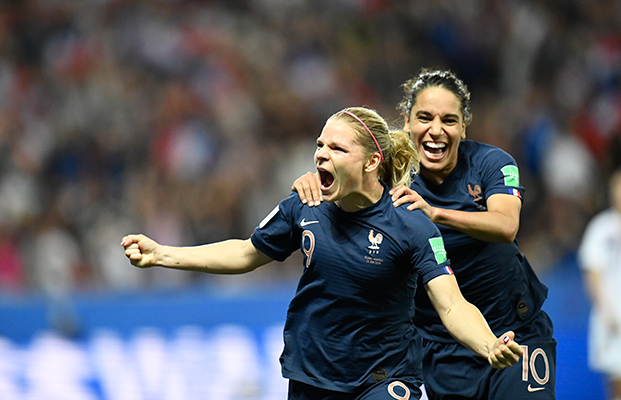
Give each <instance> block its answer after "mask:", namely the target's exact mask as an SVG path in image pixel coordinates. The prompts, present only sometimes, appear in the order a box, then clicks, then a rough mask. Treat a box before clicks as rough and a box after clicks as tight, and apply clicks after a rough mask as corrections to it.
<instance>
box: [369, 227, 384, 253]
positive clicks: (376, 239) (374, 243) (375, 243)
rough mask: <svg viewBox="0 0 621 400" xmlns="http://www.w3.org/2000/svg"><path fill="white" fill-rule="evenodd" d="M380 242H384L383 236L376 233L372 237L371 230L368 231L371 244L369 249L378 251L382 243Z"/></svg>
mask: <svg viewBox="0 0 621 400" xmlns="http://www.w3.org/2000/svg"><path fill="white" fill-rule="evenodd" d="M382 240H384V236H383V235H382V234H381V233H379V232H378V233H377V235H373V229H371V230H370V231H369V242H371V245H370V246H369V249H371V250H379V245H380V244H381V243H382Z"/></svg>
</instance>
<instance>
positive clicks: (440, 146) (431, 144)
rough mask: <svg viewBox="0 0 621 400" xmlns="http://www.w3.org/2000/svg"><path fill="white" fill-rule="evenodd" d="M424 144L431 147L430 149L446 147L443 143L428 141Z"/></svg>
mask: <svg viewBox="0 0 621 400" xmlns="http://www.w3.org/2000/svg"><path fill="white" fill-rule="evenodd" d="M425 146H427V147H429V148H432V149H443V148H445V147H446V144H445V143H434V142H428V143H425Z"/></svg>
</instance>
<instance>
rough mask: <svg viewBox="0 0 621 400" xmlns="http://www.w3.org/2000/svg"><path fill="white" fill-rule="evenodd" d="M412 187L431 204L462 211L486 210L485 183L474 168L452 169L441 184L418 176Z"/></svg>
mask: <svg viewBox="0 0 621 400" xmlns="http://www.w3.org/2000/svg"><path fill="white" fill-rule="evenodd" d="M412 189H414V190H415V191H416V192H418V194H420V195H421V196H422V197H423V198H424V199H425V200H426V201H427V202H428V203H429V204H431V205H432V206H436V207H442V208H449V209H453V210H462V211H485V210H487V203H486V198H487V196H486V190H487V185H486V182H485V181H484V179H483V177H482V176H481V174H479V173H478V172H477V171H476V170H472V169H470V170H467V171H454V173H453V174H451V175H450V176H449V177H448V178H447V179H446V180H445V181H444V182H443V183H442V184H441V185H435V184H432V183H430V182H428V181H426V180H425V179H423V178H422V177H420V176H419V177H417V178H416V179H415V180H414V182H413V183H412Z"/></svg>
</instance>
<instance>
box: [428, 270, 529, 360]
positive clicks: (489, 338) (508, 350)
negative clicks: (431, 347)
mask: <svg viewBox="0 0 621 400" xmlns="http://www.w3.org/2000/svg"><path fill="white" fill-rule="evenodd" d="M425 288H426V290H427V294H428V295H429V299H430V300H431V303H432V304H433V306H434V308H435V309H436V311H437V312H438V314H439V315H440V318H441V319H442V323H443V324H444V326H446V329H448V331H449V333H450V334H451V335H453V337H454V338H455V339H456V340H457V341H458V342H460V343H461V344H463V345H464V346H466V347H467V348H469V349H470V350H472V351H474V352H475V353H477V354H479V355H480V356H482V357H485V358H487V360H488V362H489V363H490V365H491V366H492V367H494V368H496V369H504V368H507V367H510V366H511V365H513V364H515V363H517V362H518V361H519V359H520V357H521V356H522V353H523V351H522V348H521V347H520V345H519V344H518V343H516V342H515V341H514V340H513V339H514V338H515V334H514V333H513V332H511V331H509V332H506V333H504V334H502V335H501V336H500V337H498V338H497V337H496V336H495V335H494V333H493V332H492V331H491V330H490V328H489V326H488V325H487V321H485V318H484V317H483V315H482V314H481V312H480V311H479V309H478V308H476V307H475V306H474V305H473V304H471V303H469V302H468V301H466V299H465V298H464V297H463V295H462V294H461V292H460V291H459V287H458V286H457V280H456V279H455V275H441V276H439V277H437V278H434V279H432V280H431V281H429V282H428V283H427V285H426V286H425Z"/></svg>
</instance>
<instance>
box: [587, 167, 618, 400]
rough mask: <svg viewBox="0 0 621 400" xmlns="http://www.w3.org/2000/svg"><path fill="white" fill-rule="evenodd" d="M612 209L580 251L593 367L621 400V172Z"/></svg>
mask: <svg viewBox="0 0 621 400" xmlns="http://www.w3.org/2000/svg"><path fill="white" fill-rule="evenodd" d="M608 192H609V198H610V200H609V201H610V208H608V209H606V210H604V211H602V212H600V213H599V214H597V215H596V216H595V217H594V218H593V219H592V220H591V222H590V223H589V225H588V227H587V229H586V231H585V233H584V238H583V241H582V244H581V246H580V251H579V259H580V264H581V266H582V269H583V271H584V278H585V284H586V287H587V289H588V293H589V295H590V297H591V301H592V305H593V308H592V312H591V318H590V325H589V347H588V350H589V365H590V367H591V368H593V369H594V370H595V371H599V372H602V373H604V374H605V375H606V378H607V380H608V384H609V393H608V398H609V399H611V400H618V399H621V365H620V364H619V357H621V307H620V306H619V305H620V304H621V292H620V291H619V285H621V170H617V171H616V172H615V173H614V174H613V176H612V178H611V179H610V183H609V187H608Z"/></svg>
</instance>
